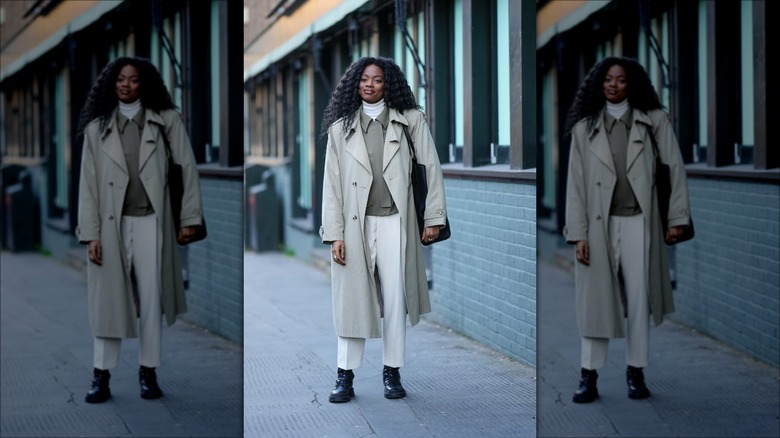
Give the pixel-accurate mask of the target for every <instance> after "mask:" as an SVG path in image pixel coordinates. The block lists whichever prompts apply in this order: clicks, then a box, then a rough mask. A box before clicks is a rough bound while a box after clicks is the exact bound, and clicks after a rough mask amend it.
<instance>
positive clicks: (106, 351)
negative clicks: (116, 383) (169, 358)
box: [94, 214, 162, 370]
mask: <svg viewBox="0 0 780 438" xmlns="http://www.w3.org/2000/svg"><path fill="white" fill-rule="evenodd" d="M122 243H123V244H124V246H125V252H126V254H127V259H126V260H125V263H126V266H129V267H130V273H131V275H132V278H133V283H134V286H135V293H136V294H137V297H138V310H139V313H140V318H139V327H138V342H139V348H138V363H139V364H140V365H143V366H146V367H150V368H156V367H158V366H160V356H161V353H162V295H161V291H160V278H159V261H158V260H157V259H158V255H157V215H156V214H150V215H147V216H122ZM117 281H120V279H117ZM121 345H122V339H121V338H101V337H95V350H94V366H95V368H99V369H101V370H107V369H111V368H114V367H116V366H117V365H118V364H119V352H120V347H121Z"/></svg>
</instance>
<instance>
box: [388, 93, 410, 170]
mask: <svg viewBox="0 0 780 438" xmlns="http://www.w3.org/2000/svg"><path fill="white" fill-rule="evenodd" d="M387 120H388V122H387V124H388V126H387V135H385V145H384V155H383V156H382V171H383V172H384V171H385V170H387V166H388V164H390V161H391V160H392V159H393V157H394V156H395V154H397V153H398V150H399V149H401V138H403V137H404V134H403V129H404V126H407V125H408V124H409V122H408V121H407V120H406V117H404V116H403V114H401V113H399V112H398V111H396V110H395V109H393V108H390V114H389V117H388V119H387Z"/></svg>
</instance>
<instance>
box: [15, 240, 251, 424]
mask: <svg viewBox="0 0 780 438" xmlns="http://www.w3.org/2000/svg"><path fill="white" fill-rule="evenodd" d="M0 273H1V275H0V278H1V279H2V280H1V281H0V286H1V288H0V290H1V291H2V292H1V294H0V321H1V322H0V332H1V333H0V352H1V353H2V358H1V359H0V386H1V387H2V395H0V412H2V414H0V435H1V436H3V437H6V436H8V437H12V436H38V437H69V436H94V437H190V436H202V437H236V436H241V433H242V420H241V419H242V412H241V406H242V386H241V379H242V363H241V357H242V349H241V346H239V345H237V344H235V343H232V342H230V341H227V340H225V339H223V338H220V337H218V336H215V335H212V334H209V333H207V332H205V331H203V330H202V329H199V328H198V327H196V326H194V325H191V324H188V323H187V322H185V321H182V320H181V319H180V320H179V321H178V322H177V323H176V324H174V325H173V326H172V327H165V328H164V329H163V360H162V362H163V363H162V366H161V367H160V368H158V370H157V376H158V378H159V382H160V387H161V388H162V390H163V391H164V393H165V395H164V397H163V398H161V399H159V400H143V399H141V398H140V396H139V386H138V340H137V339H131V340H125V341H124V342H123V343H122V357H121V362H120V364H119V366H118V367H117V368H115V369H113V370H111V393H112V399H111V400H109V401H107V402H106V403H103V404H99V405H90V404H87V403H85V402H84V395H85V394H86V391H87V390H88V389H89V386H90V382H91V380H92V334H91V330H90V327H89V320H88V317H87V285H86V276H85V275H84V274H83V273H81V272H79V271H76V270H74V269H72V268H70V267H67V266H66V265H64V264H62V263H60V262H58V261H56V260H53V259H51V258H48V257H44V256H41V255H38V254H35V253H21V254H14V253H9V252H3V253H2V257H0Z"/></svg>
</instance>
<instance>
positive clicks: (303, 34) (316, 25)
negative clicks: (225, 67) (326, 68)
mask: <svg viewBox="0 0 780 438" xmlns="http://www.w3.org/2000/svg"><path fill="white" fill-rule="evenodd" d="M368 1H369V0H344V1H342V2H338V4H336V5H329V4H328V3H327V0H318V1H317V2H306V3H305V4H304V5H303V6H301V8H300V9H298V10H297V11H296V12H295V13H294V14H293V15H292V16H291V17H282V18H281V19H280V21H277V22H276V23H274V25H273V26H272V27H271V28H269V29H268V30H267V31H266V32H265V33H264V34H262V35H261V36H260V37H259V38H257V39H256V40H255V41H253V42H252V43H251V44H250V45H249V47H247V48H246V50H244V60H245V61H244V81H247V80H249V79H250V78H252V77H254V76H255V75H257V74H259V73H262V72H263V71H264V70H265V69H267V68H268V67H269V66H270V65H271V64H273V63H275V62H277V61H279V60H280V59H282V58H284V57H285V56H287V55H289V54H290V53H291V52H293V51H294V50H295V49H297V48H298V47H300V46H302V45H303V44H305V43H306V41H307V40H308V39H309V37H311V36H312V35H314V34H316V33H320V32H322V31H325V30H327V29H329V28H330V27H332V26H333V25H334V24H336V23H338V22H339V21H341V20H342V19H344V17H346V16H347V15H349V14H351V13H352V12H354V11H355V10H357V9H359V8H360V7H361V6H363V5H365V4H366V3H368ZM330 3H336V2H332V1H331V2H330ZM323 5H324V7H323ZM318 6H320V8H321V9H320V10H323V9H329V10H328V11H327V12H324V13H322V14H321V15H319V16H318V17H317V18H308V17H309V16H311V17H314V16H316V15H317V14H318V10H317V7H318ZM307 7H309V8H310V9H309V10H307V9H306V8H307ZM307 19H308V20H307ZM281 20H286V21H287V22H288V23H284V22H283V21H281ZM302 21H303V22H304V23H303V24H301V22H302ZM306 21H308V22H309V24H307V23H306ZM295 25H298V27H300V26H304V27H303V28H302V29H301V30H300V31H298V32H296V33H294V34H293V35H290V36H287V35H283V34H284V28H285V26H295ZM279 38H284V41H280V43H279V44H276V47H275V48H274V49H272V50H271V51H270V52H267V53H264V54H262V55H260V56H261V58H260V59H259V60H257V61H252V59H253V58H254V57H253V56H252V54H253V53H257V52H265V50H264V48H265V47H268V45H269V43H270V44H271V45H272V46H273V45H274V43H275V42H276V41H275V40H276V39H279ZM248 62H251V64H250V65H247V63H248Z"/></svg>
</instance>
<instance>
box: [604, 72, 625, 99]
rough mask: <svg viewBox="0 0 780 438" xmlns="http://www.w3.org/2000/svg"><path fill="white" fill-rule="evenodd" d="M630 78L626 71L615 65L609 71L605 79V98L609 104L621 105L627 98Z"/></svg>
mask: <svg viewBox="0 0 780 438" xmlns="http://www.w3.org/2000/svg"><path fill="white" fill-rule="evenodd" d="M627 89H628V78H627V77H626V70H625V69H624V68H623V67H621V66H619V65H617V64H615V65H613V66H612V67H610V68H609V70H607V75H606V76H605V77H604V97H605V98H606V99H607V101H608V102H611V103H620V102H622V101H623V100H625V98H626V91H627Z"/></svg>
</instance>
